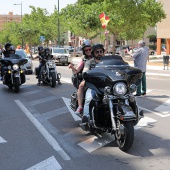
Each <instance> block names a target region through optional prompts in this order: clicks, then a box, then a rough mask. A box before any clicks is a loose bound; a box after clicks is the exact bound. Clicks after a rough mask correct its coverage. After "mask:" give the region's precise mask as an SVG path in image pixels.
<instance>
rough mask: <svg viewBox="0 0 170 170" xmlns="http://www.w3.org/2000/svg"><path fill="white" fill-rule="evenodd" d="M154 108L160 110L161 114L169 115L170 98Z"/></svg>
mask: <svg viewBox="0 0 170 170" xmlns="http://www.w3.org/2000/svg"><path fill="white" fill-rule="evenodd" d="M154 110H156V111H158V112H161V113H162V114H163V115H167V114H168V115H169V116H170V99H169V100H167V101H166V102H165V103H163V104H162V105H160V106H158V107H157V108H155V109H154Z"/></svg>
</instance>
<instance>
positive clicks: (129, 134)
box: [115, 121, 134, 152]
mask: <svg viewBox="0 0 170 170" xmlns="http://www.w3.org/2000/svg"><path fill="white" fill-rule="evenodd" d="M119 126H123V127H124V131H123V134H122V133H121V132H120V130H117V131H116V132H115V138H116V142H117V144H118V146H119V149H120V150H122V151H125V152H126V151H128V150H129V149H130V148H131V147H132V144H133V140H134V125H133V121H128V122H122V123H120V124H119ZM118 129H119V128H118Z"/></svg>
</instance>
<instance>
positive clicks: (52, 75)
mask: <svg viewBox="0 0 170 170" xmlns="http://www.w3.org/2000/svg"><path fill="white" fill-rule="evenodd" d="M42 60H43V61H44V62H45V64H44V65H43V66H42V67H41V71H40V72H41V76H40V80H41V81H42V82H43V83H47V84H50V85H51V87H55V86H56V81H58V84H61V82H60V78H61V74H60V73H57V71H56V65H55V62H54V61H53V60H46V59H42ZM38 69H39V68H38V67H36V68H35V74H36V75H38Z"/></svg>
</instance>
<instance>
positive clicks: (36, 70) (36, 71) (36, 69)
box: [35, 67, 39, 76]
mask: <svg viewBox="0 0 170 170" xmlns="http://www.w3.org/2000/svg"><path fill="white" fill-rule="evenodd" d="M38 69H39V67H35V75H36V76H38Z"/></svg>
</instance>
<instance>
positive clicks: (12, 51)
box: [9, 45, 16, 54]
mask: <svg viewBox="0 0 170 170" xmlns="http://www.w3.org/2000/svg"><path fill="white" fill-rule="evenodd" d="M15 51H16V50H15V47H14V46H13V45H11V46H10V47H9V53H10V54H15Z"/></svg>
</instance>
